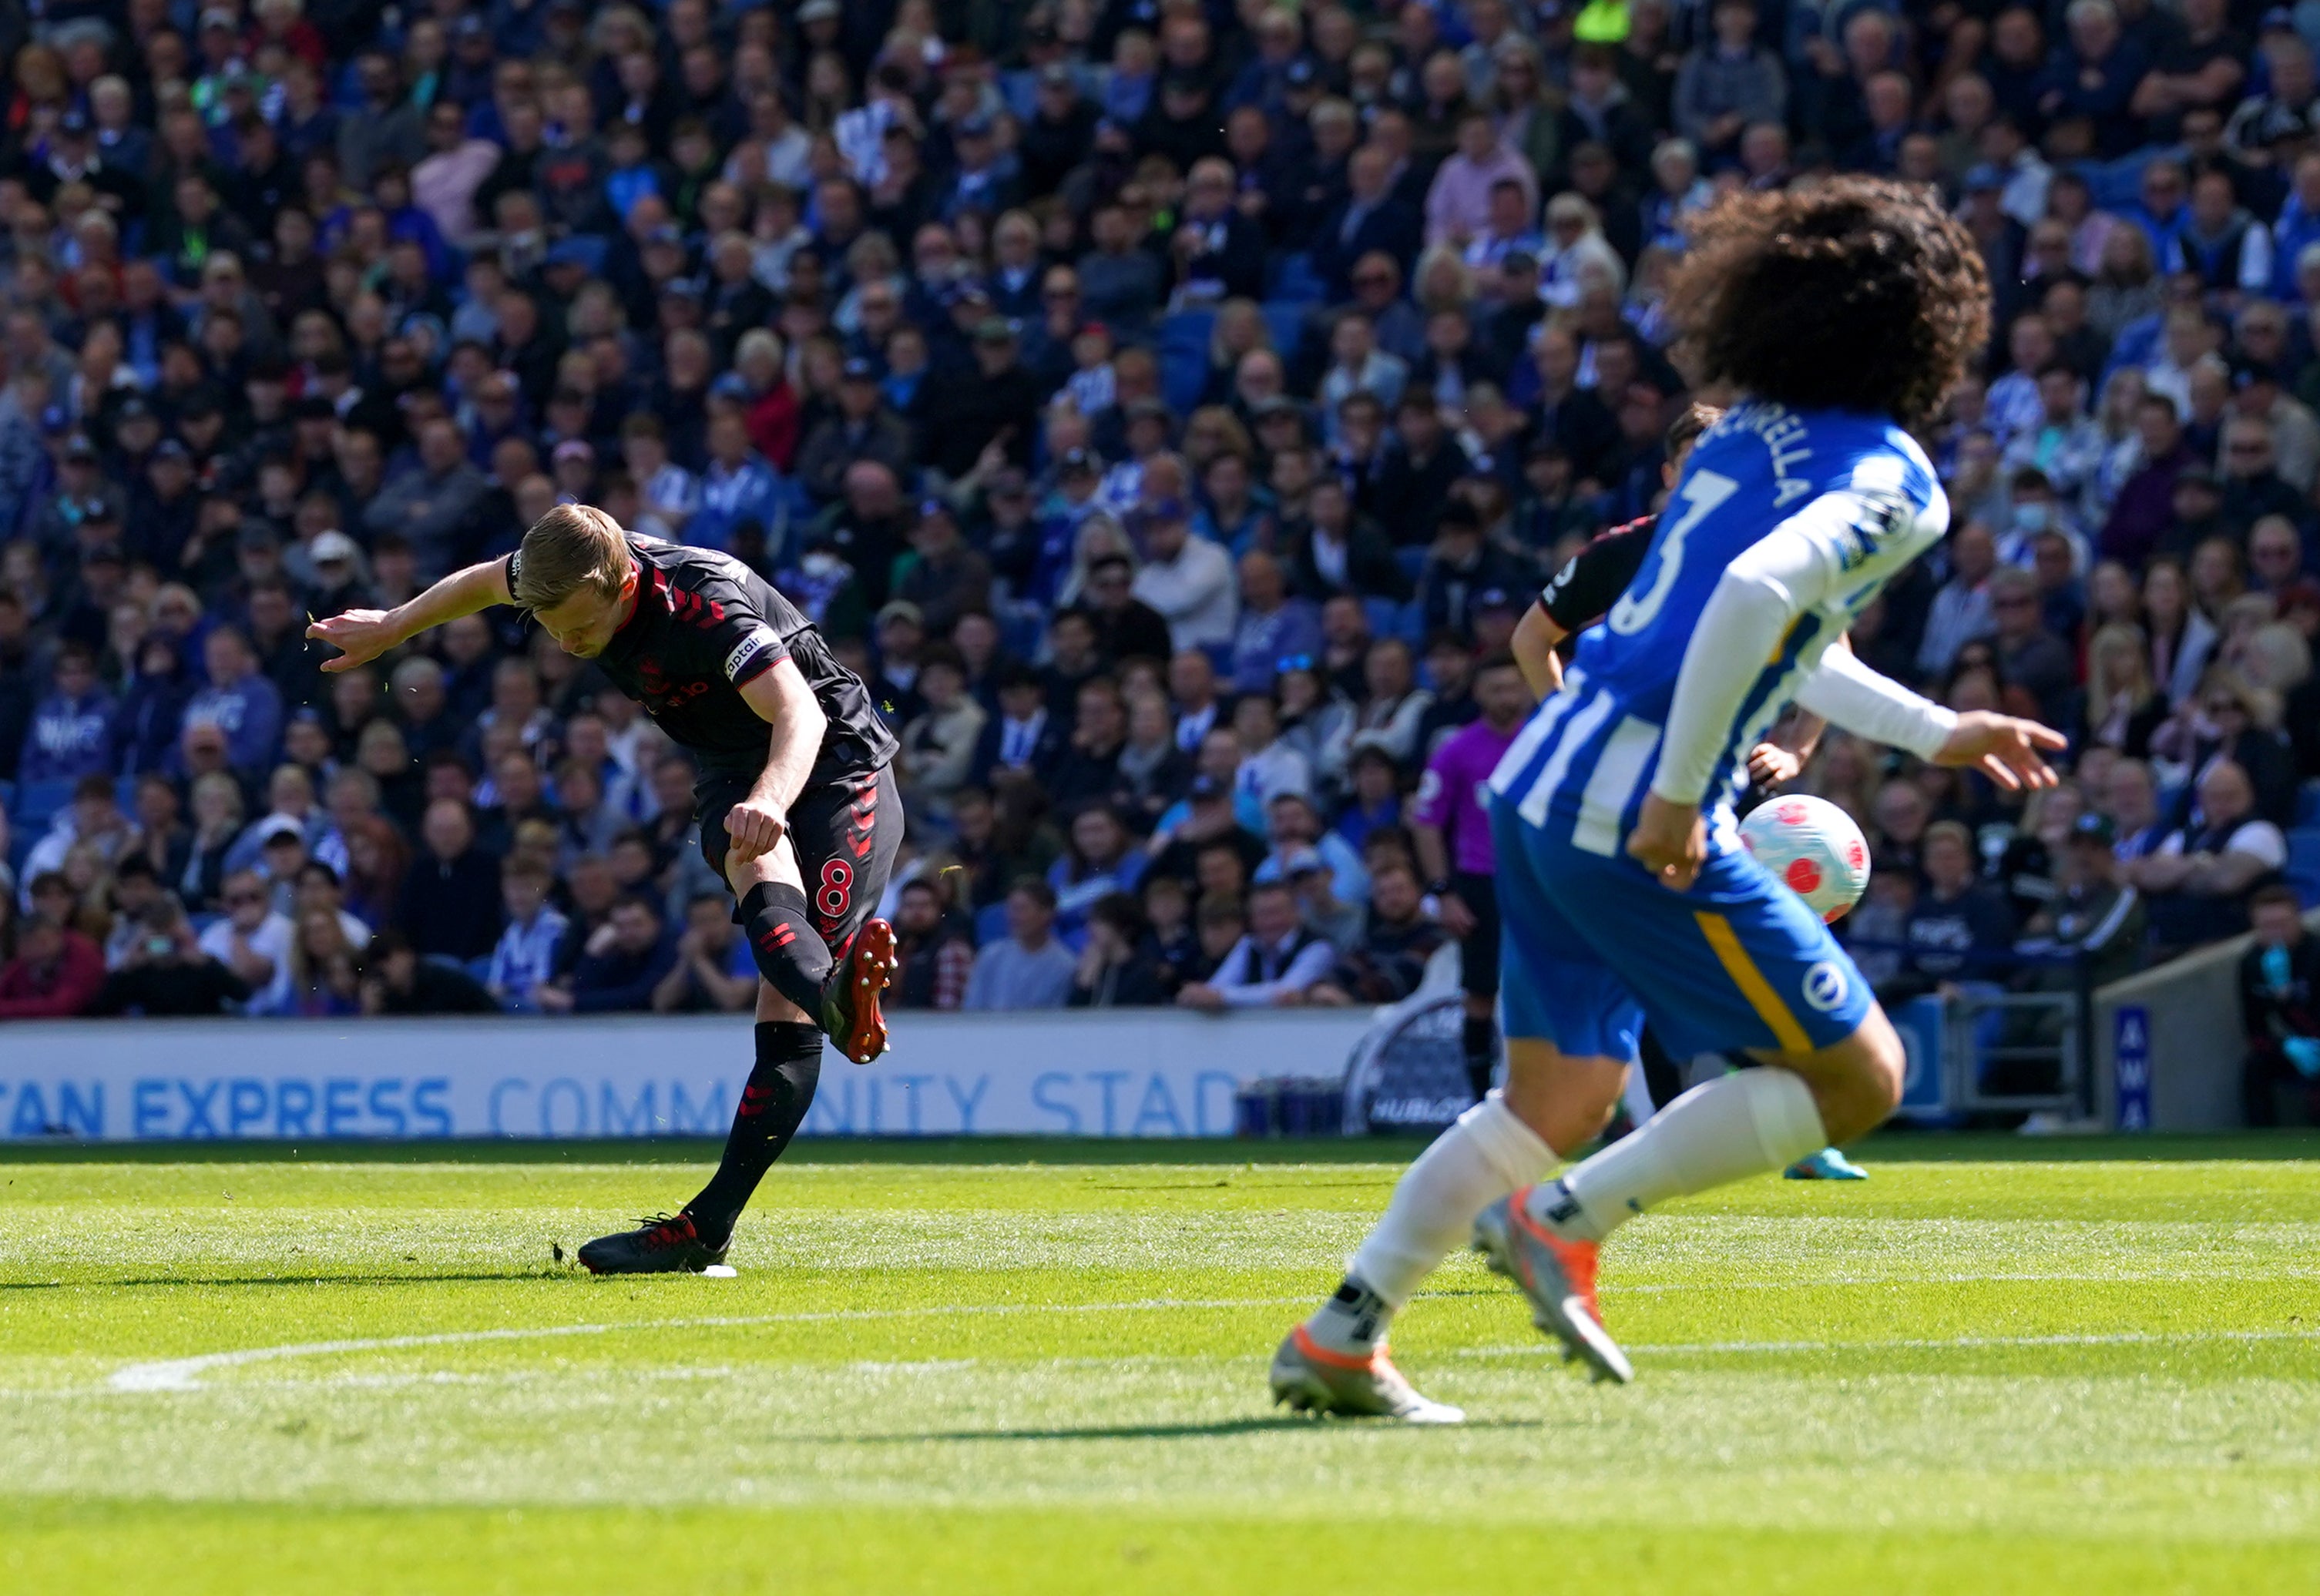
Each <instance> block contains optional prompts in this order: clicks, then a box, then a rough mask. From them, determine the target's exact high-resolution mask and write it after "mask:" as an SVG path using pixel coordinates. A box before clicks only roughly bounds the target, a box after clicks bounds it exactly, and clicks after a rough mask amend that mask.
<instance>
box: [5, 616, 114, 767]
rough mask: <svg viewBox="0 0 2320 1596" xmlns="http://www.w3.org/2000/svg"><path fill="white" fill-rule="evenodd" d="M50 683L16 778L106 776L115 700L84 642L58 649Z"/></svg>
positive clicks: (34, 717) (27, 735) (27, 737)
mask: <svg viewBox="0 0 2320 1596" xmlns="http://www.w3.org/2000/svg"><path fill="white" fill-rule="evenodd" d="M21 744H22V748H23V753H21V754H20V755H19V757H18V760H17V763H16V780H19V781H25V782H33V781H77V780H79V779H80V778H82V777H83V776H98V775H104V774H106V773H108V771H109V767H110V765H111V762H112V753H113V698H112V695H111V694H109V693H107V692H105V691H104V688H103V687H102V686H101V685H100V684H99V683H98V681H97V675H96V660H95V655H93V654H91V653H90V652H89V650H88V648H87V647H86V645H80V644H69V645H66V646H65V647H63V648H60V649H59V650H58V651H57V660H56V663H55V665H54V666H52V667H51V668H50V691H49V693H48V694H47V695H46V696H45V697H43V698H41V699H40V700H39V702H38V703H36V704H34V705H33V706H32V724H31V726H29V727H28V728H27V729H26V730H25V733H24V735H23V738H22V739H21Z"/></svg>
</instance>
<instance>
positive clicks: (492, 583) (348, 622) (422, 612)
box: [306, 560, 515, 672]
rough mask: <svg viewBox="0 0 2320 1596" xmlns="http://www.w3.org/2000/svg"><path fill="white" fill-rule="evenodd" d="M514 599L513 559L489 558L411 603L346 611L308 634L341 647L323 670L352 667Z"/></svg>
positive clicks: (310, 628) (316, 624)
mask: <svg viewBox="0 0 2320 1596" xmlns="http://www.w3.org/2000/svg"><path fill="white" fill-rule="evenodd" d="M514 602H515V600H514V599H513V598H512V596H511V595H510V594H509V592H508V585H507V562H506V561H505V560H486V561H485V562H484V563H483V564H480V565H470V566H468V567H467V569H466V570H465V571H457V572H454V573H451V574H450V575H449V576H447V577H445V578H444V579H443V580H442V581H440V582H437V583H436V584H435V585H434V586H433V587H431V588H429V589H428V590H427V591H425V592H423V593H421V594H419V595H417V596H416V597H414V598H413V599H412V600H411V601H410V602H409V603H407V604H398V605H396V606H395V607H394V609H349V610H348V611H347V612H346V613H345V614H344V615H334V616H332V617H331V618H330V619H328V620H318V621H314V622H313V623H312V624H310V625H309V626H308V627H306V636H308V637H310V638H312V639H313V640H314V641H315V642H317V643H327V644H330V645H331V646H332V647H334V648H337V649H339V650H340V654H339V656H338V657H337V658H336V659H331V660H324V661H323V662H322V669H323V670H325V671H332V672H336V671H351V670H353V669H354V668H355V667H356V666H357V665H367V664H368V663H370V662H371V661H373V660H375V659H376V658H378V656H379V655H381V654H385V652H386V651H387V650H388V649H390V648H395V647H399V646H401V645H403V644H405V643H408V642H410V641H411V639H412V638H413V637H416V636H419V634H420V633H421V632H424V631H426V630H427V629H428V628H429V627H440V626H441V625H442V624H443V623H444V622H446V621H454V620H457V619H458V618H460V617H461V616H463V615H473V614H475V613H476V611H477V610H479V609H490V608H491V607H492V606H493V605H494V604H512V603H514Z"/></svg>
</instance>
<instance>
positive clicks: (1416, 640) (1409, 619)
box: [1393, 599, 1426, 648]
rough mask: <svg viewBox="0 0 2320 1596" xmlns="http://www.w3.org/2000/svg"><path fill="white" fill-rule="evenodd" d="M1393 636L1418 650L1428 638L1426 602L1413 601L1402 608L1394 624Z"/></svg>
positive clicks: (1420, 600)
mask: <svg viewBox="0 0 2320 1596" xmlns="http://www.w3.org/2000/svg"><path fill="white" fill-rule="evenodd" d="M1393 635H1394V636H1397V637H1399V638H1400V639H1401V640H1402V641H1403V642H1404V643H1407V644H1409V645H1410V647H1412V648H1416V647H1417V646H1418V645H1419V644H1420V643H1421V642H1423V641H1424V640H1425V637H1426V601H1425V600H1422V599H1412V600H1409V602H1408V603H1406V604H1404V605H1403V606H1402V607H1401V613H1400V616H1399V617H1397V618H1396V619H1395V622H1394V628H1393Z"/></svg>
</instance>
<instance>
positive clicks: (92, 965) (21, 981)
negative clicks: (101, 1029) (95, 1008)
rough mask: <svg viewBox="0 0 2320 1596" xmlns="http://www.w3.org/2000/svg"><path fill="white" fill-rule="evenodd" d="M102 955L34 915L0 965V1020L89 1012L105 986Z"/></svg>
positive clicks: (74, 933)
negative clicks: (13, 949) (13, 950)
mask: <svg viewBox="0 0 2320 1596" xmlns="http://www.w3.org/2000/svg"><path fill="white" fill-rule="evenodd" d="M104 981H105V975H104V954H103V953H101V952H99V951H97V947H96V944H95V942H91V941H90V940H89V939H88V938H87V937H86V936H83V935H82V934H81V933H79V932H77V931H71V930H68V929H67V928H65V927H64V926H62V925H59V924H56V923H55V922H53V921H50V920H48V919H45V918H43V917H41V916H40V915H33V916H32V918H30V919H28V920H26V921H24V922H23V924H21V925H20V926H18V927H17V934H16V943H15V957H14V958H13V959H10V960H8V961H7V962H6V963H5V964H0V1020H63V1019H69V1018H71V1017H73V1016H74V1015H76V1014H86V1013H87V1012H88V1010H89V1007H90V1005H92V1004H94V1003H95V1001H96V996H97V992H98V989H99V988H100V987H103V986H104Z"/></svg>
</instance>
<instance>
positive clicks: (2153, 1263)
mask: <svg viewBox="0 0 2320 1596" xmlns="http://www.w3.org/2000/svg"><path fill="white" fill-rule="evenodd" d="M318 1151H319V1152H320V1159H319V1160H318V1159H317V1153H318ZM1408 1153H1409V1149H1408V1148H1407V1147H1404V1146H1401V1145H1399V1144H1392V1145H1388V1144H1374V1143H1354V1144H1346V1145H1344V1146H1339V1145H1336V1144H1328V1145H1317V1146H1315V1147H1313V1148H1311V1149H1310V1150H1309V1149H1306V1148H1304V1147H1301V1146H1298V1145H1295V1144H1282V1143H1273V1144H1238V1145H1229V1144H1227V1145H1215V1146H1201V1147H1193V1148H1189V1149H1188V1148H1186V1147H1183V1146H1181V1145H1178V1146H1172V1147H1165V1148H1161V1147H1153V1146H1149V1145H1146V1146H1141V1147H1125V1148H1123V1147H1116V1146H1097V1147H1085V1146H1076V1147H1075V1146H1068V1145H1065V1146H1058V1145H1053V1144H1034V1143H1008V1144H990V1143H983V1144H967V1145H953V1146H947V1147H946V1146H935V1147H924V1146H921V1147H915V1148H897V1147H891V1146H878V1145H858V1144H857V1145H848V1144H829V1143H824V1144H819V1145H811V1146H807V1147H802V1148H800V1149H798V1150H796V1151H795V1152H794V1154H793V1157H792V1158H791V1159H789V1160H788V1161H786V1162H785V1163H784V1164H783V1165H782V1166H781V1167H780V1168H777V1169H776V1170H775V1172H774V1174H773V1175H772V1177H770V1178H769V1179H768V1181H767V1182H766V1187H765V1189H764V1191H763V1192H762V1193H761V1194H760V1196H759V1200H758V1204H757V1207H756V1208H755V1210H753V1212H752V1213H751V1214H750V1216H749V1217H748V1220H747V1221H745V1223H744V1229H743V1231H742V1233H741V1237H740V1239H739V1242H738V1244H737V1245H736V1247H735V1249H734V1259H733V1261H734V1262H735V1264H736V1265H737V1266H738V1267H739V1269H740V1271H741V1274H740V1277H739V1279H735V1280H721V1281H720V1280H703V1279H694V1278H689V1277H677V1278H668V1277H656V1278H651V1279H643V1280H634V1279H631V1280H626V1281H597V1280H591V1279H589V1278H587V1277H586V1276H584V1275H581V1274H578V1273H576V1272H575V1270H574V1269H573V1268H572V1267H571V1266H569V1265H568V1264H566V1265H561V1266H559V1265H558V1264H557V1263H556V1262H555V1261H554V1259H553V1258H552V1256H551V1248H552V1247H555V1246H558V1245H560V1246H561V1247H562V1248H563V1249H564V1250H565V1253H566V1257H567V1258H568V1257H569V1254H570V1251H571V1249H572V1248H573V1247H574V1246H575V1244H576V1243H578V1242H579V1241H581V1240H585V1239H586V1238H587V1237H589V1236H591V1235H593V1234H595V1233H596V1232H598V1231H602V1230H605V1229H609V1228H612V1224H613V1222H618V1221H622V1220H624V1219H626V1218H627V1217H628V1216H630V1215H632V1214H635V1213H641V1212H645V1211H647V1210H648V1209H650V1208H653V1207H657V1206H663V1205H670V1204H675V1203H676V1202H679V1201H682V1200H683V1199H684V1197H685V1196H686V1195H689V1194H690V1193H691V1192H692V1191H693V1189H694V1187H695V1186H696V1185H697V1184H698V1182H699V1180H700V1179H701V1178H702V1174H703V1172H704V1169H705V1167H706V1164H707V1162H708V1161H709V1160H711V1159H713V1157H714V1150H713V1149H711V1148H709V1147H707V1146H706V1145H705V1144H700V1143H693V1144H684V1145H678V1146H663V1147H654V1146H637V1147H608V1146H603V1145H591V1146H585V1147H578V1146H554V1147H505V1148H482V1149H462V1148H456V1147H455V1148H442V1147H438V1148H434V1149H410V1148H403V1149H393V1150H388V1149H379V1150H362V1149H357V1150H340V1149H331V1150H315V1149H311V1148H310V1149H304V1150H301V1156H297V1157H293V1156H292V1154H291V1152H290V1150H287V1149H280V1150H261V1149H249V1148H220V1149H216V1150H212V1151H210V1152H208V1153H207V1154H205V1155H204V1156H202V1157H200V1158H198V1159H187V1158H186V1155H185V1150H183V1149H181V1148H168V1149H132V1150H125V1151H124V1150H105V1149H86V1150H64V1149H59V1150H33V1151H25V1150H14V1151H10V1152H0V1180H5V1183H6V1184H5V1186H0V1591H7V1592H10V1593H11V1596H33V1593H36V1592H49V1591H91V1592H113V1591H170V1592H173V1593H177V1592H200V1591H330V1592H332V1593H334V1596H337V1593H343V1592H361V1591H430V1592H431V1591H446V1592H466V1591H554V1592H557V1593H558V1596H566V1593H571V1592H585V1591H683V1592H721V1591H783V1592H790V1591H798V1592H818V1591H864V1592H876V1593H879V1596H886V1593H893V1592H915V1591H942V1592H946V1593H953V1596H955V1593H956V1592H960V1591H1003V1592H1009V1593H1010V1596H1017V1593H1022V1596H1037V1593H1044V1592H1050V1591H1054V1592H1063V1591H1102V1592H1105V1593H1106V1596H1111V1593H1113V1592H1143V1591H1155V1592H1167V1593H1169V1596H1182V1593H1185V1592H1210V1591H1215V1592H1254V1591H1337V1590H1343V1589H1346V1588H1352V1589H1357V1590H1364V1591H1368V1590H1375V1591H1460V1592H1463V1591H1522V1592H1526V1593H1536V1592H1546V1591H1556V1590H1581V1589H1583V1590H1588V1591H1607V1592H1628V1591H1701V1592H1726V1591H1814V1590H1830V1591H1848V1592H1849V1591H1860V1592H1862V1596H1883V1593H1884V1592H1890V1591H1928V1592H1933V1591H1941V1592H1950V1591H2015V1590H2019V1591H2037V1592H2040V1593H2041V1596H2051V1593H2052V1592H2054V1591H2087V1592H2104V1591H2230V1592H2233V1593H2234V1596H2246V1593H2249V1592H2269V1591H2311V1590H2315V1589H2320V1144H2315V1142H2314V1141H2311V1140H2309V1139H2305V1140H2279V1139H2274V1140H2269V1141H2257V1140H2243V1141H2220V1142H2202V1143H2185V1142H2170V1141H2165V1140H2152V1139H2144V1140H2141V1141H2132V1142H2129V1141H2103V1142H2098V1143H2080V1142H2071V1143H2067V1144H2056V1143H2044V1144H2025V1143H2021V1142H2012V1141H1991V1140H1984V1141H1970V1142H1951V1141H1934V1140H1930V1139H1908V1138H1891V1139H1888V1140H1886V1141H1881V1142H1879V1143H1876V1144H1873V1145H1872V1146H1871V1148H1870V1149H1869V1150H1868V1151H1867V1154H1866V1157H1867V1159H1868V1160H1869V1162H1870V1163H1871V1167H1872V1168H1873V1169H1874V1178H1873V1179H1872V1180H1871V1181H1870V1182H1868V1183H1866V1184H1865V1185H1860V1186H1811V1185H1789V1184H1783V1183H1781V1182H1779V1181H1775V1180H1761V1181H1755V1182H1751V1183H1748V1184H1746V1185H1744V1186H1736V1187H1734V1188H1731V1189H1729V1190H1727V1191H1725V1192H1722V1193H1718V1194H1716V1195H1712V1196H1709V1197H1706V1198H1701V1199H1697V1200H1694V1201H1691V1202H1688V1203H1684V1204H1679V1205H1675V1206H1672V1207H1671V1208H1669V1209H1668V1210H1666V1211H1665V1212H1663V1213H1654V1214H1652V1215H1649V1216H1647V1217H1645V1218H1644V1219H1642V1220H1640V1221H1638V1222H1636V1223H1634V1224H1633V1225H1631V1226H1629V1227H1628V1228H1627V1231H1625V1232H1623V1233H1622V1235H1621V1236H1620V1238H1619V1239H1618V1242H1617V1243H1616V1244H1615V1246H1614V1248H1613V1249H1611V1250H1610V1251H1609V1252H1608V1253H1607V1258H1606V1267H1605V1285H1606V1290H1605V1295H1604V1303H1605V1311H1606V1313H1607V1316H1608V1317H1609V1321H1610V1325H1611V1328H1612V1330H1613V1332H1614V1333H1615V1334H1617V1335H1618V1337H1620V1338H1621V1339H1622V1340H1623V1341H1624V1342H1625V1344H1626V1345H1627V1347H1628V1348H1630V1350H1631V1351H1632V1352H1633V1354H1634V1356H1635V1360H1636V1366H1637V1368H1638V1371H1639V1377H1638V1380H1637V1383H1636V1384H1635V1385H1633V1386H1631V1387H1628V1388H1627V1389H1624V1390H1619V1389H1610V1388H1607V1387H1600V1386H1590V1385H1589V1384H1587V1383H1586V1382H1585V1381H1584V1380H1583V1379H1581V1377H1579V1376H1578V1375H1576V1374H1574V1373H1572V1371H1570V1370H1569V1369H1567V1368H1565V1367H1564V1366H1562V1365H1561V1364H1560V1363H1559V1361H1557V1360H1556V1359H1555V1358H1554V1357H1553V1356H1552V1355H1551V1354H1550V1352H1549V1351H1548V1350H1547V1349H1546V1348H1545V1344H1544V1343H1543V1342H1541V1341H1540V1340H1539V1339H1538V1338H1537V1337H1536V1335H1535V1334H1534V1332H1532V1330H1530V1328H1529V1326H1528V1323H1527V1321H1526V1320H1525V1318H1524V1316H1523V1314H1522V1313H1521V1312H1520V1310H1519V1305H1518V1299H1517V1298H1516V1297H1515V1296H1514V1295H1513V1294H1511V1293H1510V1292H1509V1291H1508V1290H1507V1289H1505V1288H1504V1287H1503V1285H1501V1284H1500V1282H1498V1281H1496V1280H1494V1279H1493V1278H1491V1276H1488V1275H1486V1274H1485V1273H1484V1272H1483V1271H1482V1269H1481V1268H1480V1267H1479V1266H1478V1265H1476V1264H1475V1263H1474V1262H1473V1261H1472V1260H1471V1259H1468V1258H1464V1257H1461V1258H1457V1259H1455V1260H1454V1261H1453V1262H1452V1264H1451V1265H1450V1267H1448V1268H1446V1269H1445V1271H1444V1272H1443V1273H1442V1274H1440V1275H1439V1276H1436V1279H1435V1281H1434V1285H1433V1289H1432V1290H1431V1292H1430V1293H1429V1294H1427V1295H1426V1296H1424V1297H1422V1298H1421V1299H1420V1300H1419V1301H1418V1303H1415V1304H1413V1305H1412V1307H1411V1309H1410V1310H1409V1312H1408V1313H1407V1314H1406V1315H1405V1316H1404V1318H1403V1319H1402V1321H1401V1322H1400V1324H1399V1325H1398V1326H1397V1332H1396V1342H1397V1354H1398V1356H1399V1357H1400V1360H1401V1362H1402V1364H1403V1366H1404V1367H1405V1368H1407V1369H1408V1370H1409V1373H1410V1374H1411V1375H1412V1376H1413V1377H1414V1378H1415V1379H1416V1380H1417V1381H1418V1384H1419V1385H1420V1387H1421V1389H1423V1390H1425V1391H1427V1393H1430V1394H1432V1395H1435V1396H1437V1397H1440V1398H1442V1399H1444V1400H1446V1401H1451V1402H1458V1403H1461V1404H1463V1405H1464V1406H1465V1407H1466V1408H1467V1409H1468V1411H1469V1412H1470V1414H1471V1415H1472V1417H1473V1423H1471V1424H1470V1425H1469V1426H1467V1427H1466V1428H1464V1429H1448V1430H1418V1429H1398V1428H1387V1427H1382V1426H1378V1425H1370V1424H1352V1423H1321V1422H1317V1421H1312V1420H1297V1419H1291V1418H1288V1417H1286V1416H1277V1415H1275V1414H1274V1413H1273V1411H1272V1410H1271V1409H1270V1408H1269V1407H1268V1405H1267V1400H1266V1394H1265V1391H1264V1364H1265V1360H1266V1358H1267V1357H1268V1356H1269V1355H1270V1353H1271V1351H1272V1349H1273V1344H1274V1343H1275V1341H1276V1340H1277V1339H1279V1338H1280V1336H1281V1334H1282V1331H1283V1330H1284V1329H1285V1328H1286V1327H1287V1325H1288V1324H1289V1323H1290V1322H1291V1321H1292V1320H1293V1319H1294V1318H1295V1317H1297V1316H1298V1315H1299V1314H1300V1312H1302V1311H1303V1309H1304V1305H1305V1304H1306V1303H1309V1302H1310V1301H1311V1300H1313V1299H1315V1298H1316V1297H1317V1296H1318V1294H1320V1293H1322V1292H1323V1291H1325V1290H1327V1289H1328V1287H1329V1286H1330V1285H1332V1284H1334V1282H1335V1280H1336V1276H1337V1267H1338V1266H1339V1264H1340V1263H1341V1262H1342V1259H1343V1257H1344V1255H1345V1254H1346V1251H1347V1250H1348V1249H1350V1248H1351V1247H1352V1246H1353V1244H1354V1243H1355V1240H1357V1239H1358V1238H1359V1236H1360V1234H1361V1233H1362V1231H1363V1230H1364V1228H1365V1226H1366V1225H1367V1224H1368V1222H1370V1220H1371V1219H1372V1218H1373V1216H1374V1215H1375V1214H1376V1213H1377V1212H1378V1211H1379V1209H1380V1208H1381V1206H1382V1204H1383V1203H1384V1202H1385V1199H1386V1196H1387V1194H1388V1192H1389V1190H1390V1189H1391V1185H1392V1182H1393V1179H1394V1177H1395V1175H1396V1174H1397V1172H1398V1170H1399V1168H1400V1161H1401V1159H1404V1158H1405V1157H1406V1156H1407V1155H1408ZM1252 1159H1254V1160H1255V1161H1252Z"/></svg>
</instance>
